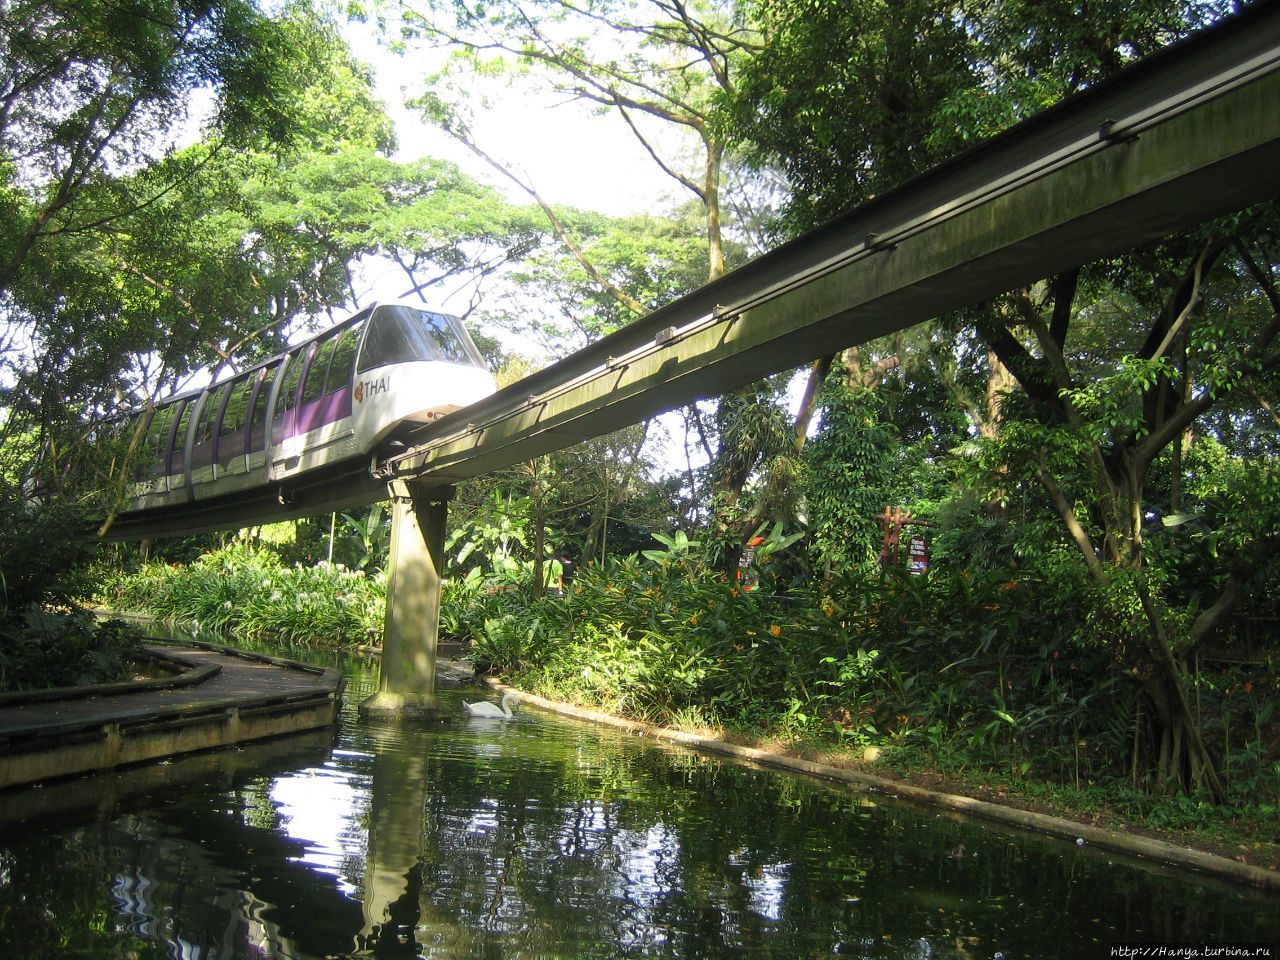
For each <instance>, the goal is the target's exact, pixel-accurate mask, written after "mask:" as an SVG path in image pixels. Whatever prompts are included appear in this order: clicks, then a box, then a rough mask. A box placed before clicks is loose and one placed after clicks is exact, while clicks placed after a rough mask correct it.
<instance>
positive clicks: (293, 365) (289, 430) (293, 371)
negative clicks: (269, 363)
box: [271, 350, 306, 443]
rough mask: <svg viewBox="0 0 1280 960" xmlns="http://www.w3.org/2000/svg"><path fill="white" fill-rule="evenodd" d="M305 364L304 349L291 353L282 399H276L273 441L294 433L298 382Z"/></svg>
mask: <svg viewBox="0 0 1280 960" xmlns="http://www.w3.org/2000/svg"><path fill="white" fill-rule="evenodd" d="M305 365H306V354H305V353H304V352H303V351H302V350H295V351H294V352H293V353H291V354H289V361H288V363H287V364H286V365H285V371H284V379H283V380H281V381H280V399H279V400H277V401H276V416H275V420H274V421H273V423H272V426H271V435H272V437H273V441H272V442H273V443H278V442H280V441H281V440H283V439H284V438H285V437H291V436H293V435H294V430H293V408H294V407H296V406H297V405H298V382H299V381H300V380H301V379H302V368H303V367H304V366H305Z"/></svg>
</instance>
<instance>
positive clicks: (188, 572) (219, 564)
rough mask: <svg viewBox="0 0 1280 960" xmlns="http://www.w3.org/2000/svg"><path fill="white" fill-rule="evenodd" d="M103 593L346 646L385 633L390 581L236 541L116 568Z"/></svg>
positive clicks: (240, 627)
mask: <svg viewBox="0 0 1280 960" xmlns="http://www.w3.org/2000/svg"><path fill="white" fill-rule="evenodd" d="M99 596H100V599H101V601H102V602H103V603H104V604H105V605H107V606H108V607H111V608H113V609H120V610H131V611H135V612H139V613H147V614H150V615H151V616H154V617H157V618H159V619H162V620H170V621H173V622H175V623H177V624H180V625H182V626H184V627H186V628H188V629H192V630H210V631H217V632H225V633H234V634H236V635H238V636H242V637H245V638H247V639H261V638H267V637H271V638H276V639H280V640H285V641H289V642H293V643H310V644H318V645H328V646H339V645H342V644H354V643H363V642H366V641H368V640H369V639H370V637H377V636H380V635H381V630H382V615H383V608H384V605H385V597H386V583H385V580H384V578H383V577H382V576H381V575H375V576H366V575H365V573H364V572H363V571H360V570H347V569H345V568H344V567H342V566H341V565H337V564H329V563H325V562H321V563H318V564H316V565H315V566H301V565H293V566H285V565H284V564H283V563H282V562H281V561H280V559H279V558H278V557H277V556H276V555H275V554H274V553H271V552H270V551H266V550H258V549H254V548H252V547H250V546H247V545H245V544H243V543H236V544H233V545H231V546H229V547H225V548H223V549H220V550H215V551H213V552H211V553H207V554H205V555H204V556H202V557H201V558H200V559H199V560H197V561H196V562H195V563H192V564H189V565H187V566H182V567H180V566H173V565H169V564H155V563H152V564H145V565H144V566H143V567H142V568H141V569H140V570H138V571H137V572H135V573H127V574H116V575H109V576H107V577H106V578H104V581H103V583H102V586H101V588H100V593H99Z"/></svg>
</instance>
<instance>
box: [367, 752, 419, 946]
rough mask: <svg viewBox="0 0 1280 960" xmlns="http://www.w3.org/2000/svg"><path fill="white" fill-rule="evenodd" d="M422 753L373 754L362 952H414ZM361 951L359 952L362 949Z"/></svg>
mask: <svg viewBox="0 0 1280 960" xmlns="http://www.w3.org/2000/svg"><path fill="white" fill-rule="evenodd" d="M428 773H429V771H428V769H427V758H426V757H423V756H421V755H417V754H414V753H409V752H402V751H400V750H396V749H391V748H383V749H380V750H379V751H378V752H377V753H376V754H375V755H374V758H373V783H372V785H371V789H370V797H369V800H370V810H369V840H368V844H367V847H366V853H365V870H364V900H363V911H364V927H363V929H362V930H361V931H360V936H359V938H358V940H357V944H356V946H357V951H358V952H360V955H361V956H365V955H369V956H373V957H405V958H409V957H417V956H419V952H418V948H417V934H416V931H417V927H418V919H419V913H418V911H419V906H418V901H419V898H420V896H421V887H422V877H421V873H422V869H421V867H422V817H423V811H424V809H425V806H426V800H427V779H428ZM361 951H362V952H361Z"/></svg>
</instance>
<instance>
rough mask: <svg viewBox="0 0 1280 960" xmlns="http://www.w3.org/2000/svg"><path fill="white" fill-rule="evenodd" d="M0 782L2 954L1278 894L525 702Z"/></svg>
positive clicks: (598, 946) (924, 922)
mask: <svg viewBox="0 0 1280 960" xmlns="http://www.w3.org/2000/svg"><path fill="white" fill-rule="evenodd" d="M346 669H347V671H348V676H349V681H348V688H347V695H346V707H345V709H344V715H343V720H342V723H341V726H340V728H339V729H338V731H337V732H336V733H334V732H324V733H321V734H308V735H305V736H302V737H295V738H288V739H281V740H277V741H272V742H269V743H264V744H258V745H250V746H246V747H245V748H244V749H243V750H228V751H220V752H217V753H210V754H204V755H200V756H195V757H188V758H180V759H175V760H173V761H171V762H169V763H165V764H156V765H151V766H148V767H141V768H136V769H134V770H130V771H126V772H124V773H119V774H114V775H109V776H99V777H92V778H86V779H81V780H77V781H74V782H72V783H65V784H50V785H47V786H45V787H44V788H42V789H39V790H29V791H19V792H10V793H8V794H3V795H0V957H4V958H21V960H28V958H31V960H35V958H46V957H47V958H89V957H93V958H98V957H103V958H121V960H124V958H130V960H134V958H136V960H144V958H183V960H187V958H193V960H194V958H199V960H232V958H235V960H239V958H263V957H271V958H288V960H295V958H297V960H301V958H308V960H310V958H316V960H319V958H337V957H405V958H410V957H432V958H464V957H465V958H472V957H474V958H499V957H501V958H508V957H509V958H526V957H527V958H560V957H563V958H591V957H602V958H603V957H610V958H612V957H650V956H654V957H846V956H847V957H957V958H971V957H972V958H978V957H986V958H994V957H1007V958H1013V957H1028V958H1030V957H1034V958H1045V957H1064V958H1065V957H1106V956H1109V955H1111V952H1110V947H1111V945H1113V944H1115V943H1118V942H1165V943H1179V944H1221V943H1227V942H1230V943H1239V942H1253V943H1267V944H1275V943H1276V942H1277V941H1280V910H1278V909H1277V904H1278V902H1280V901H1277V899H1276V898H1268V897H1266V896H1263V895H1261V894H1258V893H1255V892H1252V891H1248V890H1240V889H1233V888H1231V887H1228V886H1226V885H1222V884H1216V883H1212V882H1208V881H1205V880H1201V879H1197V878H1195V877H1192V876H1189V875H1187V874H1182V873H1175V872H1171V871H1165V870H1161V869H1158V868H1155V867H1152V866H1148V865H1142V864H1138V863H1136V862H1132V861H1121V860H1118V859H1117V858H1115V857H1109V856H1107V855H1104V854H1101V853H1099V852H1097V851H1094V850H1093V849H1091V848H1089V847H1087V846H1086V847H1083V848H1081V847H1078V846H1077V845H1075V844H1071V843H1065V842H1058V841H1053V840H1047V839H1043V838H1038V837H1033V836H1030V835H1028V834H1024V833H1019V832H1013V831H1008V830H1001V829H997V828H992V827H990V826H986V825H978V824H974V823H971V822H966V821H962V820H959V819H955V818H952V817H949V816H944V815H939V814H937V813H935V812H933V811H929V810H925V809H919V808H913V807H910V806H907V805H904V804H901V803H899V802H897V801H895V800H893V799H892V798H889V797H885V796H881V795H877V794H874V793H869V792H865V791H861V790H855V789H849V788H844V787H833V786H830V785H827V784H822V783H818V782H809V781H806V780H804V779H799V778H796V777H793V776H789V775H782V774H778V773H772V772H766V771H762V770H757V769H754V768H751V767H748V766H743V765H740V764H737V763H734V762H732V761H728V760H724V759H719V758H712V757H707V756H702V755H699V754H695V753H691V752H688V751H686V750H683V749H681V748H677V747H669V746H664V745H661V744H656V743H654V742H652V741H651V740H648V739H644V738H639V737H635V736H631V735H627V734H624V733H620V732H617V731H613V730H610V729H602V728H599V727H595V726H592V725H588V724H585V723H580V722H575V721H568V720H564V719H561V718H559V717H555V716H552V715H549V714H545V713H540V712H537V711H535V710H531V709H525V710H523V711H522V712H521V715H520V717H519V719H518V720H517V721H516V722H513V723H501V722H496V721H479V720H467V719H463V717H462V713H463V710H462V706H461V701H462V700H463V699H464V697H465V698H466V699H477V698H479V697H487V698H488V699H496V698H494V697H492V696H491V695H488V694H487V693H486V692H485V691H482V690H478V689H476V688H458V687H448V686H442V690H441V695H442V697H444V698H446V699H447V700H448V701H449V702H451V703H455V704H456V706H457V712H458V719H457V720H456V721H454V722H452V723H447V724H439V723H436V724H429V723H425V722H420V723H414V722H403V723H367V722H362V721H359V720H358V719H357V718H356V715H355V710H354V707H355V705H356V704H358V703H359V702H360V700H362V699H363V698H364V696H366V695H368V694H369V693H371V692H372V691H373V689H374V688H375V685H376V672H375V670H376V668H373V667H370V666H369V665H368V664H363V663H359V662H355V663H351V664H348V666H347V667H346Z"/></svg>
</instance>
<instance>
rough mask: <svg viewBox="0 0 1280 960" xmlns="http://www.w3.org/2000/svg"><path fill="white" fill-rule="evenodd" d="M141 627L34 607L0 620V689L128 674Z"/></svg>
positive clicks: (74, 683)
mask: <svg viewBox="0 0 1280 960" xmlns="http://www.w3.org/2000/svg"><path fill="white" fill-rule="evenodd" d="M141 646H142V639H141V634H140V633H139V632H138V629H137V628H136V627H134V626H132V625H130V624H127V623H124V622H123V621H120V620H107V621H103V622H98V621H95V620H94V618H93V617H92V616H91V615H90V614H88V613H86V612H84V611H76V612H72V613H68V612H62V611H56V612H55V611H49V610H45V609H43V608H41V607H38V606H34V605H33V606H30V607H27V608H26V609H25V610H22V611H18V612H17V615H10V616H6V617H5V618H4V619H3V620H0V690H42V689H45V688H48V687H72V686H85V685H88V684H95V683H111V682H115V681H118V680H124V679H127V678H128V677H129V675H130V673H131V671H132V669H133V658H135V657H136V656H137V654H138V653H139V652H140V651H141Z"/></svg>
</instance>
